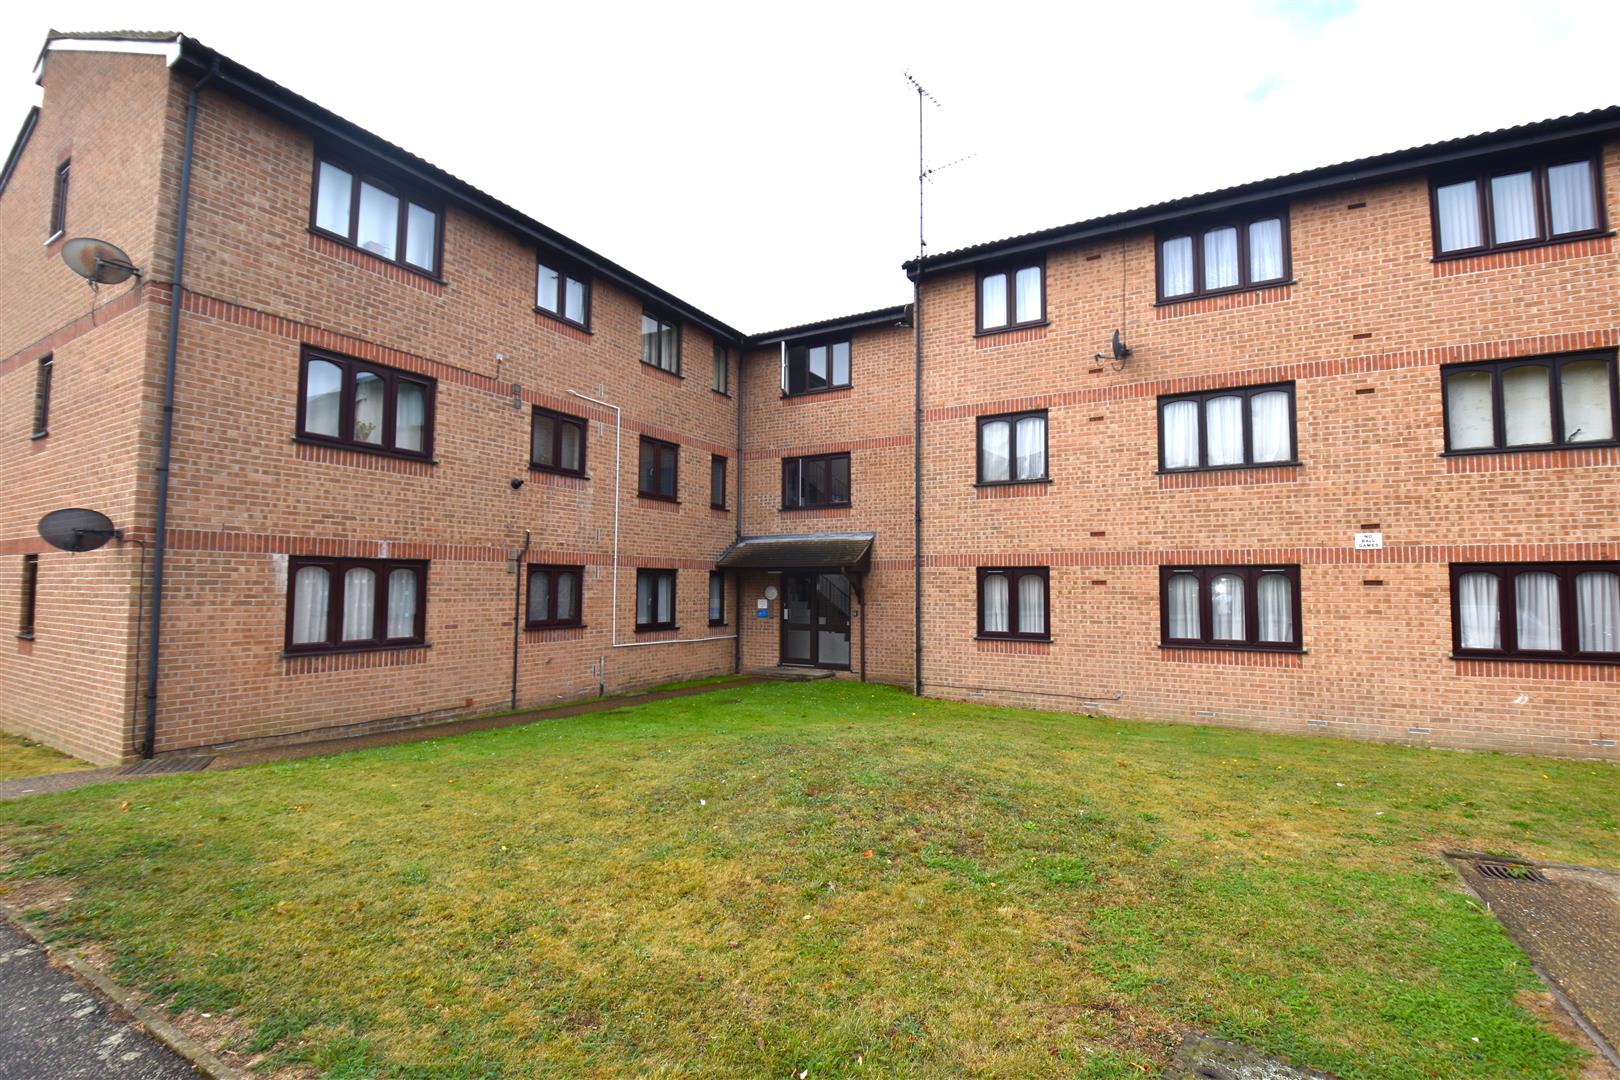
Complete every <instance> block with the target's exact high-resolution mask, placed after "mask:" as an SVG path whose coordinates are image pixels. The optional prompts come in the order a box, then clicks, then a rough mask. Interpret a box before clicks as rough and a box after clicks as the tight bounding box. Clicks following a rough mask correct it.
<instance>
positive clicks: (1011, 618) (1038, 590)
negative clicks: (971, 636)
mask: <svg viewBox="0 0 1620 1080" xmlns="http://www.w3.org/2000/svg"><path fill="white" fill-rule="evenodd" d="M1048 573H1049V571H1048V569H1047V568H1046V567H1044V566H1019V567H984V566H981V567H980V568H979V636H980V637H996V638H1023V639H1025V640H1035V641H1046V640H1048V639H1050V638H1051V636H1052V630H1051V625H1050V623H1049V621H1048V618H1047V603H1046V601H1047V592H1048V586H1049V582H1048V580H1047V575H1048Z"/></svg>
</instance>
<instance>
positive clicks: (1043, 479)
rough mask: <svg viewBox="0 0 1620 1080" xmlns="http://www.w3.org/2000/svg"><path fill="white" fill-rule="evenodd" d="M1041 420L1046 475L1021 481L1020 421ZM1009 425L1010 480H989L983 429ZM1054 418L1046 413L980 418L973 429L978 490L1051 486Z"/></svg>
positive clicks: (1042, 450)
mask: <svg viewBox="0 0 1620 1080" xmlns="http://www.w3.org/2000/svg"><path fill="white" fill-rule="evenodd" d="M1036 417H1039V418H1040V419H1041V420H1042V421H1043V423H1042V425H1041V462H1042V464H1043V465H1044V466H1045V471H1043V472H1042V473H1041V475H1039V476H1028V477H1020V476H1018V475H1017V472H1018V421H1020V420H1033V419H1035V418H1036ZM1002 420H1005V421H1007V423H1008V430H1007V479H1005V480H987V479H985V475H984V426H985V425H986V424H994V423H998V422H1000V421H1002ZM1051 447H1052V418H1051V416H1050V415H1049V413H1048V411H1047V410H1046V409H1026V410H1024V411H1023V412H1015V413H995V414H994V415H991V416H981V417H978V418H977V422H976V423H975V424H974V428H973V476H974V481H973V482H974V484H975V485H976V486H978V487H1000V486H1002V485H1005V484H1048V483H1051V482H1052V454H1051Z"/></svg>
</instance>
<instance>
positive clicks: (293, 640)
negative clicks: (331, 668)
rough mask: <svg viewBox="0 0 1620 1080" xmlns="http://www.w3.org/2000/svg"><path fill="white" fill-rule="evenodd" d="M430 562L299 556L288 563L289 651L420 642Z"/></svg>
mask: <svg viewBox="0 0 1620 1080" xmlns="http://www.w3.org/2000/svg"><path fill="white" fill-rule="evenodd" d="M427 568H428V564H427V563H425V562H402V561H398V560H390V559H316V558H294V559H292V560H291V561H290V562H289V564H288V575H289V576H288V589H287V651H288V652H320V651H326V652H334V651H345V652H346V651H349V650H354V649H378V648H389V647H393V646H399V645H420V644H421V643H422V642H423V641H424V640H426V636H425V627H426V613H427Z"/></svg>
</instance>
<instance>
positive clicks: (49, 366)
mask: <svg viewBox="0 0 1620 1080" xmlns="http://www.w3.org/2000/svg"><path fill="white" fill-rule="evenodd" d="M55 372H56V360H55V358H54V357H53V355H52V354H50V353H46V354H45V355H44V356H42V357H40V358H39V365H38V366H37V367H36V368H35V369H34V433H33V435H31V436H30V438H34V439H43V438H44V437H45V436H47V435H49V434H50V433H51V382H52V380H53V378H54V375H55Z"/></svg>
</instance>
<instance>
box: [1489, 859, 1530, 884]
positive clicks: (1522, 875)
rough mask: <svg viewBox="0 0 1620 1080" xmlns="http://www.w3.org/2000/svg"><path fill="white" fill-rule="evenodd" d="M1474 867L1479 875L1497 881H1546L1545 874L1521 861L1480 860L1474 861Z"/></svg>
mask: <svg viewBox="0 0 1620 1080" xmlns="http://www.w3.org/2000/svg"><path fill="white" fill-rule="evenodd" d="M1474 869H1476V870H1478V871H1479V872H1480V876H1482V877H1488V878H1495V879H1496V880H1497V881H1521V882H1526V883H1529V882H1536V883H1539V884H1545V883H1546V881H1547V875H1546V874H1543V873H1542V872H1541V871H1540V870H1537V869H1536V868H1535V867H1533V866H1526V865H1525V864H1523V863H1499V862H1481V863H1475V864H1474Z"/></svg>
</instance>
